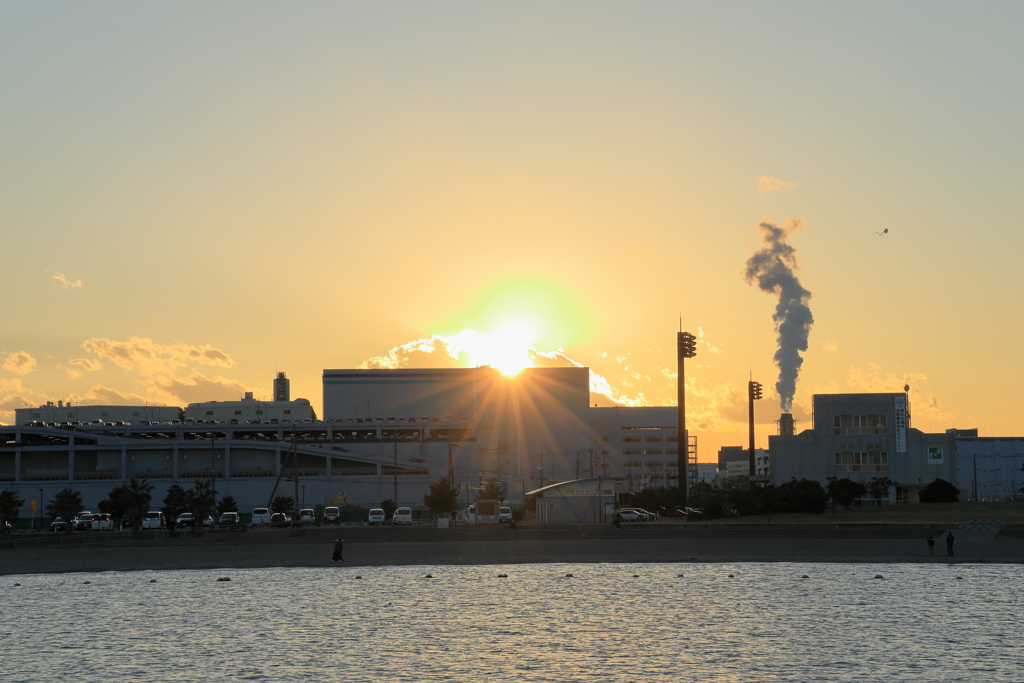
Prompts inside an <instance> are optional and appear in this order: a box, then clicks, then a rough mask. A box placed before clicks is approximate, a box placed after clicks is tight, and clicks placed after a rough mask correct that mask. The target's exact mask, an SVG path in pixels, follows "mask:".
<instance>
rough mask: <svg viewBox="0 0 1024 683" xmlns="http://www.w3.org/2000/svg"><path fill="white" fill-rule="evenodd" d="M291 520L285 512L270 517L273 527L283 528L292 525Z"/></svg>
mask: <svg viewBox="0 0 1024 683" xmlns="http://www.w3.org/2000/svg"><path fill="white" fill-rule="evenodd" d="M291 523H292V520H291V518H290V517H289V516H288V515H286V514H285V513H283V512H275V513H274V514H272V515H270V526H271V527H282V526H289V525H291Z"/></svg>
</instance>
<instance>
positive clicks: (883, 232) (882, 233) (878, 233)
mask: <svg viewBox="0 0 1024 683" xmlns="http://www.w3.org/2000/svg"><path fill="white" fill-rule="evenodd" d="M887 232H889V228H886V229H885V230H883V231H882V232H876V233H875V234H876V235H879V236H881V235H884V234H886V233H887Z"/></svg>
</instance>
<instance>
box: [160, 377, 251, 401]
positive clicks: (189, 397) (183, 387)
mask: <svg viewBox="0 0 1024 683" xmlns="http://www.w3.org/2000/svg"><path fill="white" fill-rule="evenodd" d="M149 387H150V389H152V390H155V391H157V392H160V393H162V394H164V395H166V396H167V397H168V398H169V399H171V400H172V401H177V402H179V403H181V404H182V406H183V407H184V406H185V405H186V404H189V403H200V402H203V401H238V400H240V399H241V398H242V397H243V396H244V395H245V392H247V391H253V390H252V389H250V388H249V387H247V386H245V385H244V384H242V383H240V382H237V381H235V380H233V379H227V378H226V377H206V376H205V375H203V374H201V373H199V372H193V373H192V374H191V375H189V376H188V377H185V378H179V377H158V378H155V379H153V380H152V381H150V382H149ZM253 393H254V394H258V392H253Z"/></svg>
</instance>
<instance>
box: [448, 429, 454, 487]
mask: <svg viewBox="0 0 1024 683" xmlns="http://www.w3.org/2000/svg"><path fill="white" fill-rule="evenodd" d="M448 485H449V486H455V466H454V464H453V461H452V432H451V431H450V430H449V432H448Z"/></svg>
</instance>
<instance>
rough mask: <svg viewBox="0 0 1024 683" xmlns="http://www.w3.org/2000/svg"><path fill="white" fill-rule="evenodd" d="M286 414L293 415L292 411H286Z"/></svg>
mask: <svg viewBox="0 0 1024 683" xmlns="http://www.w3.org/2000/svg"><path fill="white" fill-rule="evenodd" d="M284 414H285V415H291V414H292V411H290V410H286V411H284Z"/></svg>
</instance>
